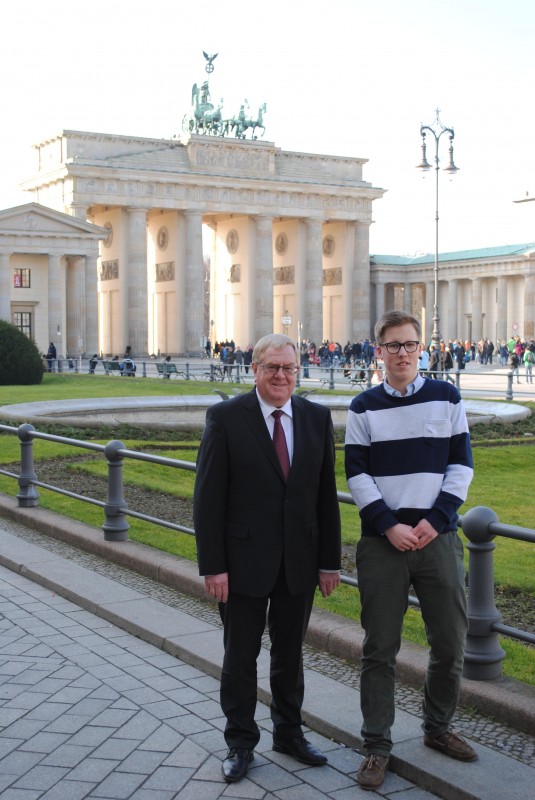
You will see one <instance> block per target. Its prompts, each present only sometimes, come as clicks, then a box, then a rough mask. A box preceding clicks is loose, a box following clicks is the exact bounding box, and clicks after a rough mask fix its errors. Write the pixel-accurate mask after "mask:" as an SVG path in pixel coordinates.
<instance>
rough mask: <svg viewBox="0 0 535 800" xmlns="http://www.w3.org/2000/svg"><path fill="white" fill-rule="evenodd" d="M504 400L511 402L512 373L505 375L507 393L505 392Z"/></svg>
mask: <svg viewBox="0 0 535 800" xmlns="http://www.w3.org/2000/svg"><path fill="white" fill-rule="evenodd" d="M505 399H506V400H512V399H513V372H512V370H511V372H508V373H507V391H506V392H505Z"/></svg>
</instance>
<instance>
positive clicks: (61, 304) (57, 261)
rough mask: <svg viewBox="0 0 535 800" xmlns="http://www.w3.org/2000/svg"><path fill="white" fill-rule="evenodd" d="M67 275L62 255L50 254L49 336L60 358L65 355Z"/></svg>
mask: <svg viewBox="0 0 535 800" xmlns="http://www.w3.org/2000/svg"><path fill="white" fill-rule="evenodd" d="M66 327H67V315H66V302H65V275H64V274H63V275H62V271H61V257H60V256H58V255H56V254H50V255H49V256H48V338H49V341H50V342H54V344H55V346H56V351H57V355H58V358H61V357H63V356H64V355H65V347H66V342H64V339H65V338H66V334H67V331H66Z"/></svg>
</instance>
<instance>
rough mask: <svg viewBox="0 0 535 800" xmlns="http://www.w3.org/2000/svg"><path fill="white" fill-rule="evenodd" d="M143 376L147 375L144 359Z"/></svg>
mask: <svg viewBox="0 0 535 800" xmlns="http://www.w3.org/2000/svg"><path fill="white" fill-rule="evenodd" d="M143 377H144V378H146V377H147V364H146V362H145V361H144V362H143Z"/></svg>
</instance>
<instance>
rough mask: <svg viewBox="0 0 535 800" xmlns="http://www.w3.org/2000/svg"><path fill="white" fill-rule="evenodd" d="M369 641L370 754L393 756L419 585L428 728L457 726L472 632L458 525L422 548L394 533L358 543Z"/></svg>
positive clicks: (365, 729)
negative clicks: (411, 601) (398, 681)
mask: <svg viewBox="0 0 535 800" xmlns="http://www.w3.org/2000/svg"><path fill="white" fill-rule="evenodd" d="M356 562H357V570H358V582H359V592H360V597H361V605H362V611H361V623H362V627H363V628H364V631H365V637H364V642H363V648H362V653H363V654H362V672H361V682H360V700H361V711H362V717H363V725H362V737H363V739H364V748H365V751H366V753H367V754H372V753H375V754H377V755H382V756H388V754H389V753H390V751H391V749H392V738H391V727H392V725H393V723H394V714H395V705H394V688H395V664H396V656H397V654H398V651H399V648H400V645H401V630H402V627H403V617H404V615H405V612H406V610H407V607H408V594H409V587H410V585H411V584H412V586H413V588H414V591H415V593H416V595H417V596H418V599H419V601H420V606H421V611H422V617H423V620H424V623H425V627H426V635H427V641H428V642H429V646H430V654H429V663H428V668H427V673H426V678H425V686H424V700H423V729H424V731H425V733H426V734H429V735H431V736H438V735H440V734H441V733H444V732H445V731H447V730H448V729H449V725H450V722H451V720H452V717H453V714H454V713H455V708H456V706H457V701H458V698H459V691H460V686H461V674H462V667H463V658H464V646H465V641H466V632H467V627H468V623H467V616H466V594H465V586H464V575H465V573H464V564H463V545H462V542H461V540H460V538H459V536H458V535H457V533H456V532H455V531H450V532H448V533H443V534H441V535H439V536H437V537H436V539H433V541H432V542H430V544H428V545H427V546H426V547H424V548H423V549H422V550H414V551H407V552H401V551H399V550H396V549H395V548H394V547H392V545H391V544H390V542H389V541H388V539H387V538H386V537H384V536H381V537H379V536H378V537H374V536H370V537H362V538H361V539H360V541H359V543H358V546H357V559H356Z"/></svg>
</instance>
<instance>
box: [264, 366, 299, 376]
mask: <svg viewBox="0 0 535 800" xmlns="http://www.w3.org/2000/svg"><path fill="white" fill-rule="evenodd" d="M258 366H259V367H262V369H265V371H266V372H267V373H268V375H277V373H278V371H279V370H280V369H281V370H282V371H283V372H284V374H285V375H295V374H296V372H297V370H298V369H299V367H298V366H297V364H284V366H283V365H282V364H258Z"/></svg>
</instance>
